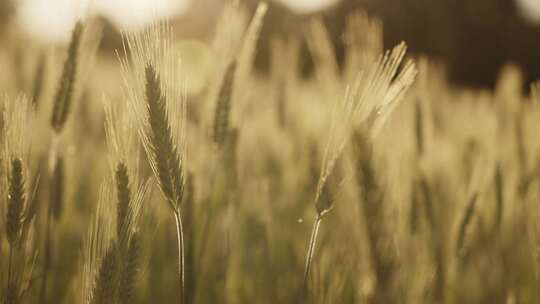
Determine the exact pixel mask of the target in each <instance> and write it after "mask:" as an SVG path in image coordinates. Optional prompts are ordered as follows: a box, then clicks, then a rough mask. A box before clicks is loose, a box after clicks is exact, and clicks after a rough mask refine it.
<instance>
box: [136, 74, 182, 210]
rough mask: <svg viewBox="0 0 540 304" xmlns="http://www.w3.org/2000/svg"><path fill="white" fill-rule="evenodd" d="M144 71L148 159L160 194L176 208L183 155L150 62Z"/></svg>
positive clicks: (179, 193)
mask: <svg viewBox="0 0 540 304" xmlns="http://www.w3.org/2000/svg"><path fill="white" fill-rule="evenodd" d="M145 72H146V101H147V108H148V114H147V117H148V125H149V130H148V133H149V136H148V139H149V142H148V143H147V145H148V146H149V148H150V153H151V155H150V162H151V164H152V168H153V170H154V173H155V174H156V176H157V179H158V184H159V186H160V189H161V191H162V192H163V195H164V196H165V198H166V199H167V202H168V203H169V204H170V206H171V207H172V208H173V210H175V211H178V209H179V207H180V203H181V202H182V197H183V195H184V174H183V170H182V167H181V164H182V157H181V155H180V154H179V151H178V149H177V146H176V144H175V143H174V138H173V134H172V131H171V125H170V123H169V118H168V114H167V103H166V99H165V98H166V97H165V96H164V95H163V94H162V92H161V87H160V86H161V83H160V77H159V75H158V74H157V72H156V70H155V69H154V67H153V66H152V64H148V65H147V66H146V70H145Z"/></svg>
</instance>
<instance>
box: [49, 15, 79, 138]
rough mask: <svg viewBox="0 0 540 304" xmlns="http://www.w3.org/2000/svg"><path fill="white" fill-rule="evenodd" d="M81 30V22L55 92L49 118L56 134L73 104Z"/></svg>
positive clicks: (76, 25) (72, 38)
mask: <svg viewBox="0 0 540 304" xmlns="http://www.w3.org/2000/svg"><path fill="white" fill-rule="evenodd" d="M83 29H84V27H83V24H82V23H81V22H77V24H75V28H74V29H73V32H72V34H71V41H70V43H69V48H68V57H67V59H66V61H65V62H64V68H63V70H62V75H61V76H60V80H59V84H58V88H57V90H56V95H55V98H54V106H53V112H52V116H51V127H52V128H53V129H54V131H55V132H56V133H60V132H61V131H62V128H63V127H64V124H65V122H66V120H67V117H68V114H69V111H70V109H71V106H72V103H73V98H74V94H75V93H74V91H75V85H76V81H77V70H78V65H79V48H80V45H81V40H82V35H83Z"/></svg>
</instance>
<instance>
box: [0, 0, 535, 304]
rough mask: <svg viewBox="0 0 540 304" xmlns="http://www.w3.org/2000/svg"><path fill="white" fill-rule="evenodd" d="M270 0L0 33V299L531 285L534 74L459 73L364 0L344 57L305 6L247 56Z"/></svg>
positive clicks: (265, 296) (384, 296) (303, 297)
mask: <svg viewBox="0 0 540 304" xmlns="http://www.w3.org/2000/svg"><path fill="white" fill-rule="evenodd" d="M266 11H267V6H266V5H265V4H264V3H261V4H260V5H259V6H258V8H257V10H256V11H255V13H254V14H249V13H248V10H247V9H246V8H244V7H243V6H242V5H240V4H238V3H237V2H234V3H232V4H229V5H228V6H227V7H226V9H225V10H224V11H223V13H222V16H221V18H220V20H219V21H218V26H217V27H216V30H215V33H214V37H213V39H212V40H211V41H206V42H204V43H203V42H197V43H195V42H193V41H182V40H178V39H177V38H176V36H175V34H174V30H173V26H171V25H170V24H169V22H167V21H159V22H155V23H154V24H152V25H151V26H149V27H148V28H145V29H144V30H141V31H139V32H125V33H123V34H122V40H123V44H122V45H123V47H122V48H121V49H118V50H116V54H115V55H114V56H104V55H99V54H100V53H99V48H100V47H99V45H100V39H101V29H102V28H101V25H100V23H99V22H97V21H95V20H92V19H87V20H80V21H79V22H78V23H77V25H76V26H75V27H74V28H73V32H72V36H71V41H70V42H69V45H67V46H65V47H62V48H59V47H50V46H46V45H43V44H39V43H37V42H32V41H28V39H26V38H25V37H24V36H23V35H21V34H20V33H17V32H16V31H14V32H13V34H12V35H10V36H9V37H8V38H7V41H6V42H7V43H3V44H2V45H0V67H2V73H1V74H0V99H1V110H2V113H3V114H2V116H1V118H2V119H1V120H0V122H1V123H0V142H1V148H2V150H1V153H0V155H1V156H0V160H1V162H0V163H1V166H0V178H1V183H0V185H1V187H0V193H1V197H2V199H1V200H0V223H1V225H0V299H1V300H2V301H3V303H6V304H16V303H73V304H77V303H85V304H87V303H88V304H89V303H96V304H101V303H110V304H116V303H118V304H121V303H181V304H191V303H374V304H386V303H414V304H416V303H439V304H443V303H449V304H450V303H452V304H453V303H456V304H457V303H538V302H539V301H540V225H539V224H540V212H539V211H540V208H538V206H537V205H535V204H538V203H540V196H539V195H540V183H539V182H540V144H539V143H540V140H539V139H540V138H538V135H537V134H538V132H537V131H538V130H539V128H540V119H539V118H540V84H539V85H533V86H532V87H531V89H530V91H529V92H526V93H524V92H523V91H522V87H523V86H524V84H523V80H522V78H523V77H522V75H521V73H520V70H519V68H517V67H514V66H512V65H508V66H507V67H506V68H505V69H504V70H503V71H502V72H501V75H500V76H499V81H498V83H497V86H496V88H495V90H493V91H488V90H473V89H467V88H461V87H456V86H452V85H450V84H449V82H448V81H447V80H446V79H445V77H444V75H445V74H444V68H443V66H442V65H440V64H437V63H435V62H432V61H431V60H429V59H426V58H417V57H413V56H410V55H408V54H407V46H406V43H405V42H404V43H401V44H398V45H396V46H395V47H393V48H390V49H389V50H385V49H384V48H383V42H382V41H383V38H382V31H383V30H382V24H381V22H379V21H378V20H376V19H373V18H370V17H369V16H367V15H366V14H365V13H363V12H351V14H350V16H349V17H348V19H347V27H346V30H345V32H344V33H343V39H344V43H345V45H346V49H345V60H344V64H343V65H342V66H340V65H339V64H338V63H337V59H336V55H335V51H334V47H333V45H332V43H331V40H330V37H329V34H328V32H327V29H326V27H325V25H324V23H323V22H322V21H321V20H318V19H313V20H310V21H309V22H307V23H306V25H305V31H304V36H303V37H288V38H283V37H276V38H273V40H272V43H271V68H270V70H269V71H268V73H265V74H262V73H258V72H257V71H256V70H255V69H254V60H255V56H256V54H257V48H258V42H259V34H260V31H261V26H262V25H263V24H264V22H265V14H266ZM301 39H304V40H305V41H306V42H307V46H308V49H309V52H310V54H311V56H312V58H313V61H314V66H315V67H314V73H313V75H311V76H307V77H306V76H305V75H303V74H302V72H301V71H300V69H299V62H300V60H301V58H300V56H301V55H300V54H301V53H300V45H301Z"/></svg>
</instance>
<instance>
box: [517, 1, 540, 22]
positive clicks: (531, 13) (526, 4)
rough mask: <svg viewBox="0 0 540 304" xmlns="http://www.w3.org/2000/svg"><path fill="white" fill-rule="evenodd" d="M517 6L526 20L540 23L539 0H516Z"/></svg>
mask: <svg viewBox="0 0 540 304" xmlns="http://www.w3.org/2000/svg"><path fill="white" fill-rule="evenodd" d="M517 3H518V7H519V8H520V11H521V13H522V15H523V17H525V18H526V19H527V20H529V21H530V22H532V23H535V24H540V0H518V1H517Z"/></svg>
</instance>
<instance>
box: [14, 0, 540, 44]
mask: <svg viewBox="0 0 540 304" xmlns="http://www.w3.org/2000/svg"><path fill="white" fill-rule="evenodd" d="M189 1H194V0H21V3H22V7H21V9H20V11H19V20H20V21H21V24H22V26H23V27H25V28H26V29H27V30H28V31H29V32H31V33H32V34H35V35H36V36H38V37H40V38H42V39H44V40H52V41H59V42H61V41H67V40H68V39H69V35H70V31H71V28H72V27H73V24H74V23H75V20H77V19H79V18H80V17H83V16H85V15H86V14H88V13H91V14H100V15H103V16H105V17H108V18H109V19H110V20H111V21H112V22H113V23H114V24H116V25H117V26H119V27H121V28H136V27H138V26H143V25H145V24H148V23H149V22H151V21H152V20H153V19H154V18H155V17H160V18H161V17H168V16H175V15H181V14H182V13H183V12H184V11H185V10H186V9H187V6H188V5H189ZM195 1H197V0H195ZM276 1H278V2H281V3H283V4H285V5H286V6H288V7H289V8H290V9H291V10H293V11H295V12H297V13H309V12H312V11H317V10H320V9H324V8H325V7H328V6H330V5H332V4H335V3H336V2H338V1H339V0H276ZM517 2H518V7H519V8H520V11H521V12H522V14H523V16H524V17H525V18H527V19H528V20H529V21H531V22H534V23H537V24H540V0H517Z"/></svg>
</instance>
